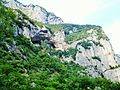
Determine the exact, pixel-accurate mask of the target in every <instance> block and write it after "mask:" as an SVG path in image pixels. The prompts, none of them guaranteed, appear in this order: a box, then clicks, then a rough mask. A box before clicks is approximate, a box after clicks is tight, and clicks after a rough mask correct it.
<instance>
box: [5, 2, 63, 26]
mask: <svg viewBox="0 0 120 90" xmlns="http://www.w3.org/2000/svg"><path fill="white" fill-rule="evenodd" d="M5 5H6V6H7V7H10V8H13V9H19V10H21V11H22V12H23V13H24V14H26V15H27V16H29V18H31V19H33V20H35V21H39V22H43V23H49V24H60V23H63V20H62V19H61V18H60V17H57V16H56V15H55V14H54V13H51V12H47V11H46V10H45V9H44V8H42V7H40V6H38V5H32V4H30V5H23V4H22V3H20V2H18V1H17V0H10V1H9V2H8V1H7V3H6V4H5Z"/></svg>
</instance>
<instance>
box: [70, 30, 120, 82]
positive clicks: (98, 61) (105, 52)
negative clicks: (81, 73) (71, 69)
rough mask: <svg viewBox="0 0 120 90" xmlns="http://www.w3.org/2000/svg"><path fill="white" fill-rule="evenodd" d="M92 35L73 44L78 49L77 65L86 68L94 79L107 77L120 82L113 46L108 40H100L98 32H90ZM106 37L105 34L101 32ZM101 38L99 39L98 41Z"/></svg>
mask: <svg viewBox="0 0 120 90" xmlns="http://www.w3.org/2000/svg"><path fill="white" fill-rule="evenodd" d="M87 33H89V34H90V35H89V36H88V37H87V38H85V39H81V40H79V41H75V42H73V43H72V44H71V47H73V48H77V50H78V51H77V53H76V60H75V61H74V62H75V63H78V64H79V65H81V66H84V67H86V70H87V71H88V73H89V75H91V76H92V77H105V78H108V79H111V80H112V81H120V73H119V72H120V71H119V70H120V68H119V67H118V63H117V62H116V59H115V56H114V52H113V50H112V46H111V44H110V42H109V40H108V39H107V38H103V37H101V38H99V35H98V34H97V32H96V30H93V29H92V30H88V31H87V32H86V34H87ZM99 34H101V35H102V36H105V34H104V32H99ZM98 38H99V39H98Z"/></svg>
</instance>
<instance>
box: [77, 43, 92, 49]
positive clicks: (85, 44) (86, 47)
mask: <svg viewBox="0 0 120 90" xmlns="http://www.w3.org/2000/svg"><path fill="white" fill-rule="evenodd" d="M77 45H81V46H82V47H84V48H85V49H90V47H91V46H92V43H90V42H89V41H82V42H79V43H77Z"/></svg>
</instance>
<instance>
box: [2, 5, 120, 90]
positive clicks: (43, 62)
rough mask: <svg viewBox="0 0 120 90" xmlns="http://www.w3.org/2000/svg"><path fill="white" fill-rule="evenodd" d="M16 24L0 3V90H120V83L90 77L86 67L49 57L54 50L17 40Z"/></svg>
mask: <svg viewBox="0 0 120 90" xmlns="http://www.w3.org/2000/svg"><path fill="white" fill-rule="evenodd" d="M15 21H16V18H15V14H14V13H13V11H12V10H11V9H9V8H6V7H4V6H3V5H2V4H1V3H0V90H93V89H95V88H101V90H120V83H113V82H111V81H110V80H106V79H101V78H96V79H95V78H91V77H88V76H87V75H86V73H84V68H83V67H80V66H79V65H77V64H74V63H72V62H71V63H66V62H64V63H63V62H61V61H60V59H59V58H58V57H57V56H56V57H54V56H52V55H49V52H50V51H51V52H54V51H52V49H50V50H49V52H48V49H46V48H45V47H44V46H40V47H35V46H33V45H32V44H31V43H30V42H29V40H28V39H27V38H25V37H24V36H22V35H19V36H16V37H14V25H15V23H14V22H15ZM43 47H44V48H43Z"/></svg>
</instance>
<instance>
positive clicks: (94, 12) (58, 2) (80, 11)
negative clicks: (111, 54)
mask: <svg viewBox="0 0 120 90" xmlns="http://www.w3.org/2000/svg"><path fill="white" fill-rule="evenodd" d="M18 1H20V2H21V3H23V4H25V5H28V4H34V5H40V6H42V7H43V8H45V9H46V10H47V11H49V12H53V13H55V15H57V16H59V17H61V18H62V20H63V21H64V22H65V23H73V24H94V25H100V26H102V27H103V30H104V31H105V33H106V34H107V36H108V37H109V38H110V42H111V43H112V46H113V49H114V51H115V53H117V54H120V0H18Z"/></svg>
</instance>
